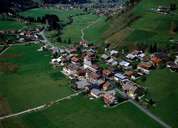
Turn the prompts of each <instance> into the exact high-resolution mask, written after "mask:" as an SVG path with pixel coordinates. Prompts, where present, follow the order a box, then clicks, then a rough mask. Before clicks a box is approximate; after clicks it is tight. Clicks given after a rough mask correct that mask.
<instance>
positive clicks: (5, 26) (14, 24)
mask: <svg viewBox="0 0 178 128" xmlns="http://www.w3.org/2000/svg"><path fill="white" fill-rule="evenodd" d="M38 25H39V24H37V23H34V24H30V25H27V24H25V23H21V22H18V21H9V20H0V30H19V29H26V28H34V27H37V26H38Z"/></svg>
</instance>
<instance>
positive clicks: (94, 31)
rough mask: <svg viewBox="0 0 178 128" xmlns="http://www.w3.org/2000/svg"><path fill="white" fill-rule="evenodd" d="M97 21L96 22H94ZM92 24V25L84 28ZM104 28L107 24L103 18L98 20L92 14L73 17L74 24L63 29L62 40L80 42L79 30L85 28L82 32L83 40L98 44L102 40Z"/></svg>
mask: <svg viewBox="0 0 178 128" xmlns="http://www.w3.org/2000/svg"><path fill="white" fill-rule="evenodd" d="M97 20H98V22H95V21H97ZM94 22H95V23H94ZM92 23H94V24H93V25H91V26H90V27H88V28H86V27H87V26H88V25H90V24H92ZM106 27H107V23H106V22H105V17H100V19H98V16H96V15H92V14H88V15H83V16H77V17H74V22H73V23H72V24H71V25H68V26H67V27H65V28H64V33H63V35H62V39H63V40H68V39H69V38H71V39H72V41H74V42H78V41H80V40H81V29H83V28H86V29H85V30H84V33H85V36H84V38H85V39H87V40H88V41H91V42H94V43H96V42H97V43H99V42H100V41H101V40H102V33H103V31H104V30H105V29H106Z"/></svg>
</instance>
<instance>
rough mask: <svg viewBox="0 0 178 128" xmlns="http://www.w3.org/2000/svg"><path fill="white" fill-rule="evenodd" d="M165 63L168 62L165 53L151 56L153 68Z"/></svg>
mask: <svg viewBox="0 0 178 128" xmlns="http://www.w3.org/2000/svg"><path fill="white" fill-rule="evenodd" d="M167 61H168V56H167V54H165V53H162V52H157V53H154V54H152V55H151V62H152V63H153V65H155V66H158V65H160V64H161V63H165V62H167Z"/></svg>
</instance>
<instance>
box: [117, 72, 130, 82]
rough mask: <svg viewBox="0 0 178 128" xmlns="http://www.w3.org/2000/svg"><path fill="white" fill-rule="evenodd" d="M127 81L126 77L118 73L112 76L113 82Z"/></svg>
mask: <svg viewBox="0 0 178 128" xmlns="http://www.w3.org/2000/svg"><path fill="white" fill-rule="evenodd" d="M125 79H127V77H126V76H125V75H122V74H120V73H116V74H115V75H114V80H116V81H118V82H121V81H123V80H125Z"/></svg>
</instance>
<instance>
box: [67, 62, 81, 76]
mask: <svg viewBox="0 0 178 128" xmlns="http://www.w3.org/2000/svg"><path fill="white" fill-rule="evenodd" d="M78 69H79V65H76V64H70V65H68V66H66V67H63V72H64V74H66V75H68V76H78V74H77V73H78Z"/></svg>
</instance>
